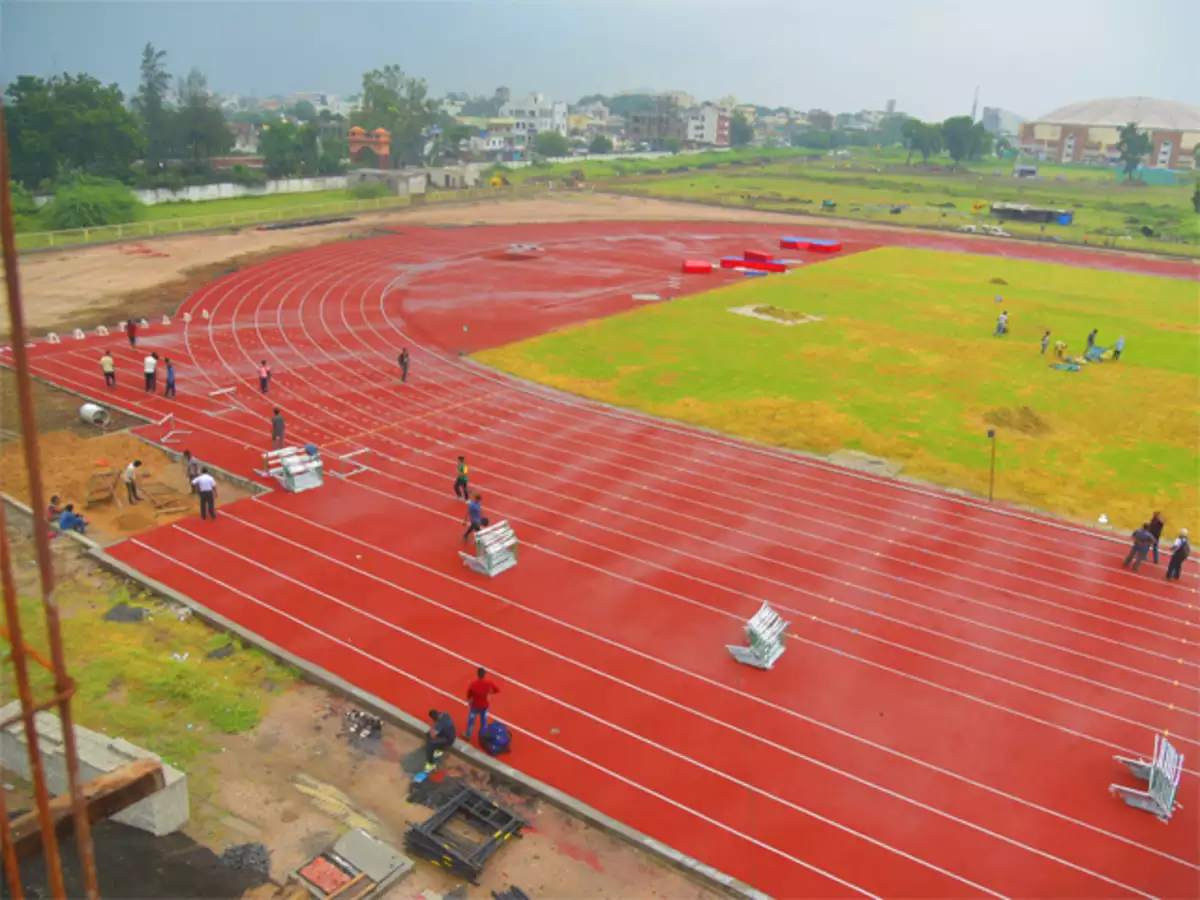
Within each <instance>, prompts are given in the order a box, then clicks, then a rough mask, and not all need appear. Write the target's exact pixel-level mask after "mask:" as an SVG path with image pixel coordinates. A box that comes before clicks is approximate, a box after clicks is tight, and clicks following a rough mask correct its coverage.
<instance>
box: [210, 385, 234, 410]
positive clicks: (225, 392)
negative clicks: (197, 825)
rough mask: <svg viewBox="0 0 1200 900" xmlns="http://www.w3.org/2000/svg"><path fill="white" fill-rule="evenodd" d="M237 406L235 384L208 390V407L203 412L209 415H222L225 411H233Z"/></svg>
mask: <svg viewBox="0 0 1200 900" xmlns="http://www.w3.org/2000/svg"><path fill="white" fill-rule="evenodd" d="M237 408H238V402H237V385H236V384H235V385H234V386H233V387H227V388H218V389H217V390H215V391H209V392H208V409H206V410H205V412H206V413H207V414H208V415H210V416H223V415H225V413H229V412H233V411H234V410H235V409H237Z"/></svg>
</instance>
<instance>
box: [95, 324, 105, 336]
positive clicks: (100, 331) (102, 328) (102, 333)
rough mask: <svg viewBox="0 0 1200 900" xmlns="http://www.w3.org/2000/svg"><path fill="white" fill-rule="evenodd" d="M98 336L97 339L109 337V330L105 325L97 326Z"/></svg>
mask: <svg viewBox="0 0 1200 900" xmlns="http://www.w3.org/2000/svg"><path fill="white" fill-rule="evenodd" d="M96 335H97V337H108V328H106V327H105V326H104V325H97V326H96Z"/></svg>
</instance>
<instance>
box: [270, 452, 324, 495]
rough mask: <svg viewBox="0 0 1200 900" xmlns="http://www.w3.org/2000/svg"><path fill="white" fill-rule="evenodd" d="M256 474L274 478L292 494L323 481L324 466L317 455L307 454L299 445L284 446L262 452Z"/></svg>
mask: <svg viewBox="0 0 1200 900" xmlns="http://www.w3.org/2000/svg"><path fill="white" fill-rule="evenodd" d="M254 473H255V474H256V475H261V476H262V477H264V478H274V479H275V480H276V481H278V482H279V484H280V485H282V487H283V488H284V490H287V491H290V492H291V493H293V494H299V493H300V492H301V491H310V490H312V489H313V488H318V487H320V486H321V485H323V484H324V483H325V466H324V463H322V462H321V458H320V457H319V456H309V455H308V452H307V451H306V450H304V449H303V448H301V447H284V448H283V449H282V450H268V451H267V452H266V453H264V454H263V461H262V468H261V469H255V470H254Z"/></svg>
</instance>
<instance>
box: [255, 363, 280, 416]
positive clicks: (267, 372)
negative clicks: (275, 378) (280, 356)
mask: <svg viewBox="0 0 1200 900" xmlns="http://www.w3.org/2000/svg"><path fill="white" fill-rule="evenodd" d="M270 387H271V367H270V366H268V365H267V361H266V360H265V359H264V360H263V361H262V362H261V363H259V365H258V388H259V390H261V391H262V392H263V393H264V394H265V393H266V392H267V389H268V388H270ZM276 412H278V410H276Z"/></svg>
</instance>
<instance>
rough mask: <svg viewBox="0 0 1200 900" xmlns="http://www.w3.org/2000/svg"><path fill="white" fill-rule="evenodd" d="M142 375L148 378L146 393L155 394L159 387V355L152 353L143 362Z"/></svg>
mask: <svg viewBox="0 0 1200 900" xmlns="http://www.w3.org/2000/svg"><path fill="white" fill-rule="evenodd" d="M142 373H143V374H144V375H145V376H146V393H148V394H153V393H154V392H155V390H156V389H157V387H158V384H157V380H158V354H157V353H151V354H150V355H149V356H147V357H146V358H145V359H144V360H142Z"/></svg>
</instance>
